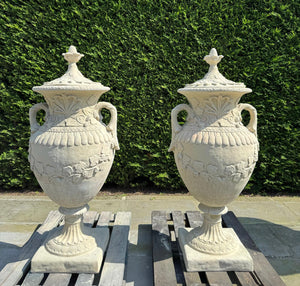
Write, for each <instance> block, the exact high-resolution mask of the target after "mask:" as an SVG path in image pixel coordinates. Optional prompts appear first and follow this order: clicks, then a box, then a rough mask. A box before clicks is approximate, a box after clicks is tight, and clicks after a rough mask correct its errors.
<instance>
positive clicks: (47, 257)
mask: <svg viewBox="0 0 300 286" xmlns="http://www.w3.org/2000/svg"><path fill="white" fill-rule="evenodd" d="M55 232H57V230H54V231H52V232H51V233H50V234H49V238H51V237H52V236H53V235H55ZM84 232H85V233H86V234H88V237H90V238H92V239H94V238H95V239H94V240H95V243H96V247H94V248H92V249H91V250H90V251H88V252H84V253H82V254H80V255H75V256H58V255H55V254H53V253H50V252H49V251H48V249H47V246H46V245H45V244H44V245H42V246H41V247H40V248H39V249H38V251H37V252H36V254H35V255H34V257H33V258H32V260H31V272H43V273H48V272H58V273H66V272H70V273H98V272H99V271H100V267H101V264H102V260H103V256H104V252H105V249H106V247H107V244H108V240H109V230H108V228H107V227H106V228H86V229H85V230H84Z"/></svg>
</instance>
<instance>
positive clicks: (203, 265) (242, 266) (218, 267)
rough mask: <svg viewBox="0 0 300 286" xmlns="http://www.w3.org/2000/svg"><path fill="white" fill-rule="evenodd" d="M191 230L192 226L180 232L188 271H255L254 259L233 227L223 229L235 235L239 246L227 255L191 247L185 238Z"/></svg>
mask: <svg viewBox="0 0 300 286" xmlns="http://www.w3.org/2000/svg"><path fill="white" fill-rule="evenodd" d="M191 230H192V228H181V229H179V233H178V240H179V244H180V247H181V250H182V252H183V257H184V262H185V267H186V270H187V271H191V272H192V271H253V260H252V258H251V256H250V254H249V252H248V251H247V249H246V248H245V247H244V245H243V244H242V243H241V241H240V240H239V238H238V236H237V235H236V234H235V232H234V230H233V229H232V228H224V229H223V230H224V232H231V233H232V234H233V235H234V239H235V240H236V242H237V243H238V248H237V250H236V251H234V252H232V253H229V254H225V255H215V254H206V253H203V252H199V251H197V250H195V249H193V248H191V247H190V246H189V245H188V244H187V242H186V240H185V238H186V235H187V233H188V232H190V231H191Z"/></svg>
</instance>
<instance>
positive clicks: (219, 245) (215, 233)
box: [188, 214, 237, 255]
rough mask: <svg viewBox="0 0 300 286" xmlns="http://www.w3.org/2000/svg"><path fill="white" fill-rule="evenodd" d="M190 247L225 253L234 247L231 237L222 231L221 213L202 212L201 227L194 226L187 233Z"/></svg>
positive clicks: (201, 250) (205, 251) (203, 250)
mask: <svg viewBox="0 0 300 286" xmlns="http://www.w3.org/2000/svg"><path fill="white" fill-rule="evenodd" d="M188 244H189V246H190V247H192V248H194V249H196V250H198V251H200V252H204V253H209V254H216V255H217V254H227V253H230V252H232V251H234V250H235V249H236V247H237V246H236V244H235V243H234V240H233V237H232V235H231V234H230V233H228V232H224V230H223V228H222V219H221V215H211V214H204V221H203V224H202V226H201V227H196V228H194V229H193V230H192V231H191V232H190V233H189V235H188Z"/></svg>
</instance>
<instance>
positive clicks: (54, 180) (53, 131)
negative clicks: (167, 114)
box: [29, 46, 119, 273]
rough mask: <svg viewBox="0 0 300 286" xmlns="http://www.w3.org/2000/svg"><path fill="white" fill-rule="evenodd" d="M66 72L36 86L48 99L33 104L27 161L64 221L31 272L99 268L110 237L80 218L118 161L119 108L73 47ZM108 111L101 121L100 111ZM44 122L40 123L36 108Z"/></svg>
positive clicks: (40, 253)
mask: <svg viewBox="0 0 300 286" xmlns="http://www.w3.org/2000/svg"><path fill="white" fill-rule="evenodd" d="M63 56H64V58H65V60H66V61H67V62H68V70H67V72H66V73H65V74H64V75H63V76H62V77H60V78H58V79H55V80H53V81H50V82H46V83H44V84H43V85H42V86H35V87H34V88H33V90H34V91H36V92H39V93H41V94H42V95H43V96H44V98H45V101H46V102H45V103H38V104H35V105H34V106H33V107H31V108H30V111H29V115H30V126H31V137H30V142H29V162H30V167H31V170H32V171H33V172H34V174H35V177H36V178H37V180H38V182H39V184H40V185H41V187H42V189H43V190H44V192H45V193H46V194H47V195H48V196H49V197H50V199H51V200H53V201H54V202H55V203H57V204H58V205H59V206H60V208H59V211H60V212H61V213H62V214H63V215H64V219H65V221H64V225H63V226H62V227H59V228H57V229H56V230H54V231H52V232H51V233H50V234H49V237H48V239H47V240H46V242H45V243H44V245H42V246H41V248H40V249H39V250H38V251H37V253H36V254H35V256H34V257H33V259H32V263H31V269H32V271H33V272H72V273H74V272H75V273H81V272H86V273H97V272H99V269H100V266H101V262H102V257H103V254H104V251H105V249H106V246H107V242H108V239H109V232H108V230H107V229H96V228H87V227H85V226H84V224H83V222H82V218H83V214H84V213H85V212H86V211H87V210H88V205H87V203H88V202H89V201H90V200H91V199H92V198H93V197H94V196H96V195H97V193H98V192H99V191H100V189H101V187H102V186H103V184H104V182H105V180H106V178H107V176H108V173H109V171H110V168H111V166H112V163H113V160H114V154H115V150H118V149H119V146H118V140H117V111H116V108H115V107H114V106H113V105H111V104H110V103H107V102H98V99H99V97H100V96H101V95H102V94H103V93H105V92H107V91H108V90H109V89H110V88H109V87H105V86H103V85H102V84H101V83H96V82H93V81H91V80H89V79H87V78H85V77H84V76H83V75H82V74H81V72H80V71H79V70H78V68H77V65H76V63H77V62H78V61H79V60H80V58H81V57H83V55H82V54H80V53H78V52H77V51H76V48H75V47H74V46H70V48H69V51H68V52H67V53H64V54H63ZM103 108H105V109H108V110H109V111H110V115H111V116H110V122H109V123H108V124H107V125H105V124H104V123H103V122H102V116H101V110H102V109H103ZM40 110H43V111H44V112H45V123H44V124H43V125H42V126H40V125H39V124H38V123H37V120H36V116H37V112H39V111H40Z"/></svg>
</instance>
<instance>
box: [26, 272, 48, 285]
mask: <svg viewBox="0 0 300 286" xmlns="http://www.w3.org/2000/svg"><path fill="white" fill-rule="evenodd" d="M43 279H44V273H31V272H30V273H28V274H27V275H26V277H25V279H24V281H23V283H22V284H21V286H35V285H40V283H41V282H42V280H43Z"/></svg>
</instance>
